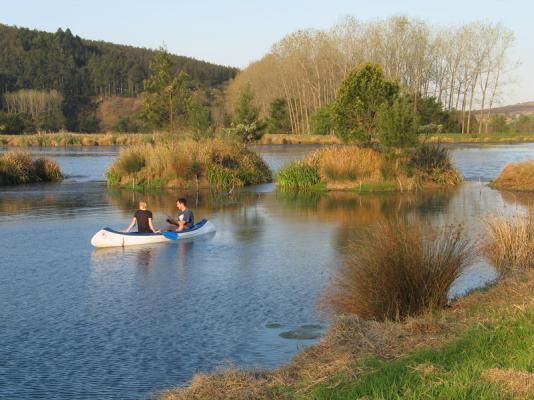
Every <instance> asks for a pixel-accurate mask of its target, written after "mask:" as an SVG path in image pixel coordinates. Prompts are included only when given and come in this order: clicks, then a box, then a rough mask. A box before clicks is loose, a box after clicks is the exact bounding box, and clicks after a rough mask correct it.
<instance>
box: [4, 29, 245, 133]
mask: <svg viewBox="0 0 534 400" xmlns="http://www.w3.org/2000/svg"><path fill="white" fill-rule="evenodd" d="M154 54H155V51H154V50H149V49H145V48H138V47H132V46H123V45H116V44H113V43H107V42H97V41H91V40H85V39H82V38H80V37H79V36H75V35H73V34H72V33H71V31H70V30H69V29H67V30H65V31H63V30H62V29H59V30H58V31H57V32H55V33H49V32H42V31H37V30H30V29H26V28H18V27H13V26H7V25H2V24H0V96H1V95H2V94H4V93H6V92H13V91H16V90H19V89H37V90H57V91H58V92H59V93H61V95H62V96H63V98H64V101H63V105H62V111H63V114H64V116H65V118H66V128H67V129H69V130H78V129H80V120H81V119H82V118H83V115H87V114H91V113H92V112H93V110H92V108H94V106H93V105H94V103H93V102H92V100H91V99H92V98H95V97H111V96H129V97H134V96H137V95H138V94H139V93H140V92H141V91H142V90H143V80H144V79H146V78H147V76H148V72H149V71H148V66H149V63H150V61H151V59H152V58H153V56H154ZM172 61H173V63H174V67H175V69H176V71H180V70H183V71H185V72H187V73H188V74H189V76H190V78H191V80H192V83H193V85H195V86H197V87H198V88H200V89H209V88H213V87H217V86H220V85H222V84H223V83H224V82H226V81H228V80H230V79H232V78H233V77H234V76H235V75H236V74H237V72H238V69H237V68H231V67H226V66H221V65H216V64H211V63H209V62H205V61H199V60H196V59H194V58H190V57H183V56H172ZM1 104H2V103H1V101H0V109H1Z"/></svg>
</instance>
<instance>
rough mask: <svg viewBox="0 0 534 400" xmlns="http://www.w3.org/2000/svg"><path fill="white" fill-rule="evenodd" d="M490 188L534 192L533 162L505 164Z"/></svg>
mask: <svg viewBox="0 0 534 400" xmlns="http://www.w3.org/2000/svg"><path fill="white" fill-rule="evenodd" d="M490 186H491V187H493V188H495V189H505V190H517V191H534V161H524V162H519V163H509V164H507V165H506V166H505V167H504V169H503V170H502V171H501V173H500V174H499V175H498V176H497V178H495V180H494V181H493V182H491V183H490Z"/></svg>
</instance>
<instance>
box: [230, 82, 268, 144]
mask: <svg viewBox="0 0 534 400" xmlns="http://www.w3.org/2000/svg"><path fill="white" fill-rule="evenodd" d="M253 100H254V93H253V91H252V88H251V86H250V84H246V85H243V86H242V87H241V88H240V90H239V94H238V96H237V100H236V104H235V107H234V118H233V121H232V124H231V127H230V128H229V129H228V133H229V134H230V135H231V136H233V137H235V138H237V139H238V140H239V141H240V142H242V143H250V142H254V141H257V140H259V139H261V137H262V136H263V131H264V129H265V123H264V122H263V121H261V120H260V119H259V115H260V109H259V107H256V106H254V104H253Z"/></svg>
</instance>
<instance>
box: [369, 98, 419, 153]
mask: <svg viewBox="0 0 534 400" xmlns="http://www.w3.org/2000/svg"><path fill="white" fill-rule="evenodd" d="M377 126H378V134H379V139H380V144H381V145H382V146H384V147H401V148H403V147H413V146H415V145H416V144H417V143H418V142H419V137H418V123H417V116H416V114H415V112H414V110H413V106H412V103H411V102H410V101H409V100H408V98H407V97H406V96H399V97H397V98H396V99H395V101H394V102H393V105H391V106H390V105H389V104H387V103H384V104H382V106H381V107H380V111H379V113H378V120H377Z"/></svg>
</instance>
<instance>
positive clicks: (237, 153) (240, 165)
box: [106, 140, 272, 191]
mask: <svg viewBox="0 0 534 400" xmlns="http://www.w3.org/2000/svg"><path fill="white" fill-rule="evenodd" d="M106 176H107V179H108V185H109V186H111V187H123V188H128V189H160V188H181V189H197V190H198V189H206V188H208V189H215V190H224V191H227V190H233V189H234V188H239V187H243V186H247V185H255V184H260V183H267V182H271V180H272V174H271V171H270V169H269V167H268V166H267V164H266V163H265V162H264V161H263V159H262V158H261V157H260V156H259V155H257V154H256V153H255V152H254V151H252V150H250V149H248V148H247V147H246V146H245V145H244V144H239V143H233V142H229V141H222V140H210V141H200V142H195V141H181V142H177V141H172V140H171V141H169V142H163V143H156V144H140V145H135V146H132V147H127V148H124V149H122V150H121V152H120V153H119V157H118V158H117V159H116V160H115V161H114V162H113V164H112V165H111V166H110V167H109V169H108V171H107V173H106Z"/></svg>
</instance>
